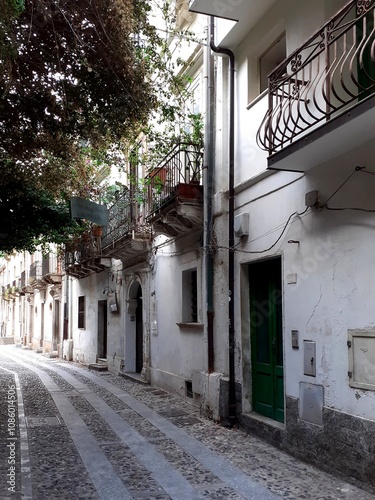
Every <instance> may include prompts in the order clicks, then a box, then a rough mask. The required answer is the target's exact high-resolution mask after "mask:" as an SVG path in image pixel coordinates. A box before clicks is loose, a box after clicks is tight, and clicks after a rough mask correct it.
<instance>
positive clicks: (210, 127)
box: [203, 23, 215, 373]
mask: <svg viewBox="0 0 375 500" xmlns="http://www.w3.org/2000/svg"><path fill="white" fill-rule="evenodd" d="M207 31H208V40H210V39H211V36H212V35H211V29H210V23H208V27H207ZM204 78H205V79H206V103H205V109H206V110H207V113H206V121H205V144H206V147H205V156H204V164H203V177H204V178H203V188H204V210H205V213H204V228H205V230H204V243H203V244H204V249H205V268H206V302H207V356H208V360H207V362H208V370H207V371H208V373H212V372H214V371H215V353H214V306H213V302H214V301H213V269H214V266H213V254H212V251H211V241H212V200H213V194H214V193H213V191H214V168H215V138H214V122H215V97H214V85H213V84H214V65H213V64H212V58H211V48H210V46H209V45H208V44H207V46H206V49H205V53H204Z"/></svg>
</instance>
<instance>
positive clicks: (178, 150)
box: [146, 143, 203, 220]
mask: <svg viewBox="0 0 375 500" xmlns="http://www.w3.org/2000/svg"><path fill="white" fill-rule="evenodd" d="M202 164H203V152H202V151H201V148H200V147H199V146H197V145H195V144H191V143H180V144H177V145H176V146H175V147H174V148H173V149H172V151H171V152H170V153H169V154H168V155H167V156H165V157H164V158H163V160H162V161H161V162H160V163H159V165H158V166H157V167H156V168H155V169H154V170H153V171H152V172H151V173H150V174H149V175H148V177H147V179H146V181H147V182H146V185H147V186H148V196H147V203H146V220H147V219H150V218H151V217H152V216H153V215H154V214H155V213H156V212H158V211H159V210H161V209H162V208H163V207H164V206H166V205H168V204H169V203H171V202H172V200H173V199H175V198H176V196H177V194H178V188H179V186H181V185H190V186H193V185H199V184H200V183H201V177H202Z"/></svg>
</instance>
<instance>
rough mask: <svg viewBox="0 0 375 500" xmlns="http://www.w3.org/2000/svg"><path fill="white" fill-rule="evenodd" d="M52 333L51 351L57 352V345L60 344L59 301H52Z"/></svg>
mask: <svg viewBox="0 0 375 500" xmlns="http://www.w3.org/2000/svg"><path fill="white" fill-rule="evenodd" d="M53 311H54V312H53V331H52V350H53V351H57V344H58V343H59V342H60V301H59V300H54V301H53Z"/></svg>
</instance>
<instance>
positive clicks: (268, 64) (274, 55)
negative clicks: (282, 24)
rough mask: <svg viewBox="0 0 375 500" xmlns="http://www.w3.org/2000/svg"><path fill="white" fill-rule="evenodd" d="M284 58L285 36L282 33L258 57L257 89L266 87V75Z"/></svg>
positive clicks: (261, 89) (262, 89)
mask: <svg viewBox="0 0 375 500" xmlns="http://www.w3.org/2000/svg"><path fill="white" fill-rule="evenodd" d="M284 59H286V36H285V33H283V34H282V35H281V36H280V37H279V38H278V39H277V40H276V41H275V42H274V43H273V44H272V45H271V47H269V48H268V49H267V50H266V52H265V53H264V54H263V55H262V56H261V57H260V58H259V86H260V88H259V90H260V93H262V92H263V91H264V90H266V89H267V88H268V75H269V74H270V73H271V72H272V71H273V70H274V69H275V68H276V67H277V66H278V65H279V64H280V63H281V62H283V61H284Z"/></svg>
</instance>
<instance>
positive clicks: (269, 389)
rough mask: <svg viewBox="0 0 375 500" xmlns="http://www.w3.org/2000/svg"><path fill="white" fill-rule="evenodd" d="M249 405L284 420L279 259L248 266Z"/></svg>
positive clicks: (263, 413) (281, 420) (276, 418)
mask: <svg viewBox="0 0 375 500" xmlns="http://www.w3.org/2000/svg"><path fill="white" fill-rule="evenodd" d="M249 283H250V341H251V366H252V368H251V372H252V373H251V379H252V406H253V410H254V411H255V412H256V413H259V414H261V415H264V416H266V417H269V418H271V419H273V420H277V421H278V422H284V369H283V321H282V317H283V311H282V283H281V258H275V259H270V260H266V261H262V262H257V263H254V264H250V265H249Z"/></svg>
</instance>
